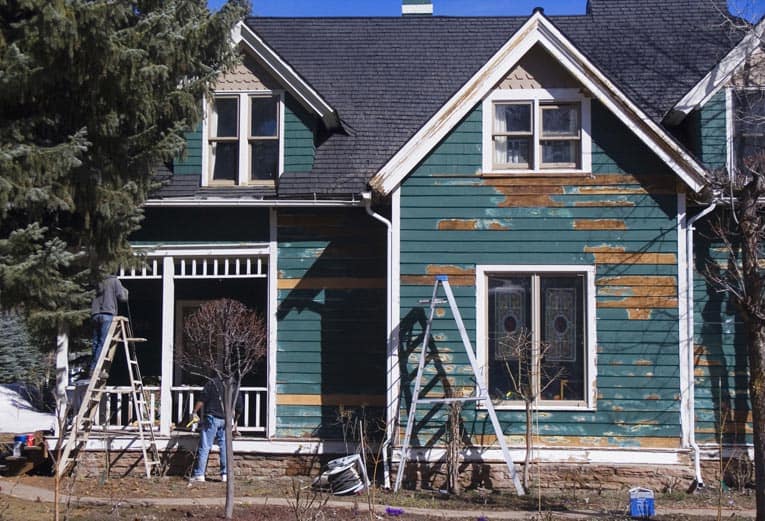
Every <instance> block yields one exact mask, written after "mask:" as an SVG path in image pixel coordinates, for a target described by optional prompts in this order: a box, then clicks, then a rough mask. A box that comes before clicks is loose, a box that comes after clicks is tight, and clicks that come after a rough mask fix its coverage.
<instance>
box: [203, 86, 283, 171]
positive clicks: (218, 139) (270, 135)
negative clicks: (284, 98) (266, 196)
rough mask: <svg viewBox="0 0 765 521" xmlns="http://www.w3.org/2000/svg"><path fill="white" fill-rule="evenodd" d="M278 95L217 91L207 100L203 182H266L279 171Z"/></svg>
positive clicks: (279, 115)
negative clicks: (223, 92)
mask: <svg viewBox="0 0 765 521" xmlns="http://www.w3.org/2000/svg"><path fill="white" fill-rule="evenodd" d="M281 105H282V103H281V96H279V95H278V94H276V95H275V94H272V93H270V92H268V93H225V94H217V95H216V96H215V97H214V98H213V99H212V100H210V102H209V103H208V104H207V118H206V120H205V125H206V135H207V149H206V164H207V169H206V171H207V172H208V175H207V177H206V179H205V182H206V184H213V185H214V184H235V185H257V184H263V183H266V184H270V183H273V182H274V180H276V178H277V177H278V176H279V172H280V171H281V168H280V165H281V152H280V150H281V141H282V140H281V128H282V123H281V114H282V109H281Z"/></svg>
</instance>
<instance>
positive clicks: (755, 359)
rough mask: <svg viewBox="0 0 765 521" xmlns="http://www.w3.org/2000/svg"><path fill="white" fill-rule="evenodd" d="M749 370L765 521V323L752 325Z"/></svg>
mask: <svg viewBox="0 0 765 521" xmlns="http://www.w3.org/2000/svg"><path fill="white" fill-rule="evenodd" d="M749 373H750V374H749V400H750V402H751V404H752V430H753V434H752V441H753V442H754V474H755V498H756V501H757V521H765V325H762V324H758V325H755V326H754V327H750V328H749Z"/></svg>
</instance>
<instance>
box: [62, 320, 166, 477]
mask: <svg viewBox="0 0 765 521" xmlns="http://www.w3.org/2000/svg"><path fill="white" fill-rule="evenodd" d="M145 341H146V339H145V338H133V337H132V333H131V332H130V322H129V321H128V319H127V318H125V317H122V316H115V317H113V318H112V323H111V324H110V326H109V331H108V333H107V335H106V339H105V340H104V347H103V349H101V353H100V354H99V356H98V360H97V361H96V365H95V367H94V368H93V371H92V374H91V376H90V382H89V383H88V388H87V390H86V391H85V394H84V395H83V397H82V402H81V404H80V409H79V412H78V413H77V416H76V417H75V418H74V421H73V422H72V427H71V431H70V432H69V436H68V437H67V441H66V445H65V446H64V449H63V451H62V453H61V458H60V459H59V461H58V463H57V472H58V475H59V476H64V475H65V474H67V473H68V472H70V471H71V470H72V469H73V468H74V464H75V463H76V461H77V456H78V455H79V453H80V451H81V450H82V449H83V448H84V447H85V445H86V444H87V442H88V438H89V436H90V431H91V430H92V429H93V425H94V423H95V418H96V415H97V414H98V412H99V404H100V403H101V398H102V396H103V394H104V390H105V387H106V381H107V380H108V378H109V370H110V369H111V365H112V362H113V361H114V356H115V355H116V353H117V350H118V348H119V346H120V345H122V346H123V348H124V351H125V360H126V361H127V365H128V374H129V375H130V389H131V390H130V394H131V397H132V399H133V405H134V410H135V416H136V424H137V427H138V433H139V438H140V440H141V451H142V452H143V462H144V466H145V468H146V477H147V478H148V477H151V476H152V474H159V473H160V465H161V462H160V459H159V452H158V451H157V444H156V440H155V439H154V420H153V418H150V417H149V410H148V400H147V396H146V392H145V391H144V388H143V380H142V378H141V370H140V368H139V367H138V358H137V356H136V352H135V346H134V344H135V343H136V342H145Z"/></svg>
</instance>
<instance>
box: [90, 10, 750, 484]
mask: <svg viewBox="0 0 765 521" xmlns="http://www.w3.org/2000/svg"><path fill="white" fill-rule="evenodd" d="M702 4H703V5H702ZM713 4H715V2H702V3H700V5H699V6H698V8H694V9H687V8H685V5H686V2H683V1H680V0H663V1H659V0H646V1H641V2H632V1H628V0H590V1H589V3H588V7H587V12H586V14H583V15H578V16H547V15H545V14H544V12H543V11H542V10H540V9H537V10H535V11H534V12H533V13H531V14H530V15H529V16H526V17H483V18H479V17H473V18H456V17H442V16H432V12H433V5H432V4H431V3H430V2H421V1H407V0H404V2H403V5H402V9H403V13H404V16H401V17H388V18H278V19H277V18H259V17H252V18H248V19H246V20H245V21H243V22H242V23H241V24H240V26H239V27H238V29H237V31H236V32H235V34H234V35H233V38H234V41H235V43H236V44H237V45H238V46H239V47H240V49H241V51H242V56H243V60H242V63H241V64H240V65H239V66H238V67H237V68H236V69H235V70H233V71H231V72H230V73H228V74H226V75H225V76H223V77H221V78H220V79H219V81H218V83H217V87H216V92H215V95H214V96H213V97H211V98H210V99H205V100H204V101H203V103H204V108H205V119H204V121H203V123H202V124H201V125H200V127H199V128H197V129H194V130H193V131H190V132H189V133H188V134H187V140H188V148H187V151H186V153H185V155H184V156H183V157H181V158H179V159H178V160H177V161H175V162H174V163H173V164H170V165H166V166H165V167H163V168H162V169H161V171H160V172H159V173H158V175H159V176H160V177H161V178H162V180H163V185H162V187H161V188H159V189H158V190H157V192H156V193H155V194H154V195H153V196H152V198H151V199H150V200H149V201H148V202H147V204H146V208H145V215H146V219H145V221H144V226H143V228H142V230H141V231H140V232H138V233H137V234H136V235H135V237H134V241H133V244H134V246H135V248H136V249H137V250H138V251H140V252H141V253H142V254H143V257H142V258H143V259H144V266H143V268H137V269H132V270H126V271H125V272H124V273H122V274H121V276H122V280H123V283H124V284H125V285H126V286H127V287H128V288H129V289H130V292H131V306H132V315H133V316H132V320H133V326H134V329H135V330H136V331H139V332H140V334H141V336H145V337H147V338H148V339H149V341H148V347H147V348H146V349H145V350H144V351H142V353H141V363H142V367H143V368H144V371H143V372H144V375H148V376H147V378H154V383H155V384H156V385H155V386H154V387H152V389H154V392H155V396H156V403H155V407H156V410H157V416H158V418H159V425H158V433H159V435H160V438H161V440H164V441H163V443H166V445H167V446H168V447H173V446H175V445H173V443H174V441H173V440H178V439H181V440H182V443H181V445H183V443H187V444H193V441H194V435H192V434H188V433H181V432H179V431H178V429H177V427H178V426H179V425H180V424H181V423H182V418H183V417H184V415H185V414H187V413H188V412H189V411H190V407H191V406H192V403H193V399H194V392H197V391H198V389H199V387H198V386H199V385H200V382H199V381H198V380H195V378H194V376H193V375H190V374H186V373H185V372H184V371H183V369H182V368H181V367H180V366H179V364H178V363H177V361H178V360H179V358H180V357H181V356H182V354H183V334H182V331H183V321H184V317H187V316H188V314H189V313H190V312H192V311H193V310H194V309H195V308H196V307H197V306H199V304H200V303H201V302H204V301H205V300H210V299H214V298H220V297H231V298H237V299H239V300H242V301H243V302H245V303H246V304H248V305H249V306H251V307H254V308H256V309H258V310H260V311H261V312H262V313H263V314H264V316H266V317H267V323H268V328H269V341H268V352H267V355H266V357H265V359H264V361H263V364H262V367H260V369H259V370H258V371H257V372H256V373H255V374H253V375H251V376H250V377H248V380H247V381H246V382H245V387H244V388H243V390H242V392H243V393H244V395H245V400H246V413H245V415H244V416H243V418H241V419H240V431H241V432H242V433H243V436H242V437H240V438H237V440H236V441H235V443H234V449H235V451H236V453H237V457H240V458H241V461H242V462H246V461H248V458H260V457H271V458H274V459H275V460H276V461H284V473H286V474H289V473H290V472H292V471H294V470H295V467H296V465H297V464H296V463H295V462H296V461H298V460H299V458H301V457H307V456H310V455H318V456H319V457H320V458H323V459H328V458H332V457H338V456H342V455H345V454H346V453H347V452H353V451H355V450H356V446H355V445H354V443H355V442H356V441H357V439H355V438H354V434H352V431H353V429H351V428H352V427H353V428H355V427H356V426H357V425H358V423H357V422H358V421H359V420H361V421H362V422H363V424H364V425H366V427H367V428H368V429H369V432H368V434H369V435H370V437H371V439H372V440H373V441H374V443H375V444H376V445H377V446H379V447H380V454H381V464H380V467H381V468H382V470H381V472H380V479H382V480H384V481H387V483H389V482H390V479H391V475H394V474H395V472H397V471H398V470H399V469H398V462H399V461H400V458H401V443H402V438H403V432H404V429H405V428H406V421H407V413H408V410H409V407H410V405H411V396H412V388H413V386H414V384H415V382H414V375H415V373H416V369H417V367H416V365H417V360H418V356H419V352H420V349H421V347H422V342H423V338H422V337H423V333H424V328H425V321H426V312H427V307H428V304H424V303H423V302H422V301H423V299H428V298H429V297H430V295H431V292H432V289H433V284H434V280H435V277H436V276H437V275H446V276H448V278H449V282H450V285H451V287H452V289H453V290H454V294H455V296H456V299H457V303H458V306H459V309H460V312H461V315H462V318H463V319H464V323H465V327H466V331H467V333H468V336H469V338H470V340H471V343H472V347H473V349H475V354H476V357H477V360H478V365H479V368H480V371H479V375H478V378H479V379H480V380H481V382H482V383H483V384H484V385H485V386H486V387H487V388H488V390H489V393H490V395H491V398H492V403H493V404H494V407H495V409H496V411H497V414H498V418H499V420H500V423H501V425H502V430H503V433H502V434H503V436H504V439H505V441H506V442H507V443H508V444H509V446H510V449H511V450H510V452H511V456H512V458H513V460H514V461H515V462H516V464H517V463H520V462H522V461H523V458H524V453H525V449H526V445H525V441H524V435H525V407H524V402H523V400H522V399H521V397H520V394H521V393H522V390H523V389H526V390H528V391H526V392H531V393H532V394H533V396H534V399H533V409H534V412H535V418H536V420H535V425H534V459H535V461H537V462H539V463H540V465H541V466H542V467H543V471H542V472H543V474H542V476H543V479H549V480H556V481H559V482H562V483H573V480H574V477H572V476H575V475H577V473H579V475H581V473H582V472H583V471H584V472H585V473H586V472H589V471H588V469H590V470H591V471H592V472H593V473H594V472H595V471H596V469H605V468H610V469H630V471H629V472H627V471H624V472H621V471H618V470H616V471H612V472H611V473H610V474H608V473H601V474H600V475H601V476H605V475H608V476H611V477H610V478H607V477H603V478H598V479H599V482H600V481H603V482H613V483H615V484H616V485H617V486H627V485H630V484H632V485H645V484H650V483H652V484H653V485H655V486H656V487H660V486H661V484H662V483H663V481H666V480H668V479H675V480H680V481H681V482H683V481H684V482H688V483H690V482H692V481H696V482H700V483H703V481H704V480H705V477H706V479H711V474H709V473H708V472H709V471H710V469H711V468H712V467H713V466H714V461H715V458H716V457H717V455H718V454H719V452H720V451H721V450H722V451H723V452H724V454H726V455H733V454H738V455H743V454H748V452H749V451H750V450H751V417H750V416H751V415H750V412H749V406H748V399H747V385H748V383H747V366H746V355H745V344H744V342H745V339H744V336H743V334H742V332H741V331H742V329H741V324H740V320H739V319H738V318H737V315H736V310H735V309H733V308H732V307H731V304H730V302H729V301H728V299H727V297H726V295H724V294H720V293H719V292H718V291H717V290H716V288H715V287H713V286H712V285H710V283H708V282H707V281H706V279H705V278H704V277H703V275H702V273H703V271H704V266H706V265H707V263H708V262H709V261H712V262H717V261H719V258H720V254H721V250H720V248H719V246H720V245H719V244H717V243H715V241H714V239H713V236H712V235H711V234H710V233H709V229H708V226H709V222H710V219H711V218H712V217H713V216H714V215H715V213H714V212H716V211H717V210H715V209H714V207H713V206H712V205H711V204H710V199H709V197H708V194H707V192H706V188H707V187H708V186H709V179H710V178H711V175H713V174H714V173H715V172H719V171H723V170H726V169H727V170H730V169H731V166H730V165H732V164H734V163H735V155H736V153H737V150H739V149H738V148H736V147H735V146H733V145H734V143H738V141H737V139H738V138H737V136H739V137H740V135H743V134H742V133H740V132H739V128H738V127H737V126H736V125H735V124H734V123H732V122H733V121H734V119H735V114H736V111H737V110H741V106H742V105H741V103H739V102H737V100H738V99H739V97H738V96H737V92H739V90H740V89H739V87H740V85H738V84H737V78H738V76H737V72H736V71H738V70H740V68H741V67H742V66H743V65H742V64H743V63H744V62H745V61H746V60H747V59H748V57H750V55H751V51H752V49H751V48H750V47H751V46H749V47H747V43H746V41H741V42H739V41H738V40H740V37H739V38H738V39H737V40H736V39H734V40H733V43H731V42H732V40H731V38H730V35H729V34H727V33H726V32H725V29H724V28H723V24H721V23H719V18H720V16H721V15H720V11H719V9H722V10H723V12H725V10H726V9H727V8H726V5H725V2H724V1H722V0H720V1H718V2H717V4H719V5H713ZM435 7H436V12H437V8H438V4H437V2H436V5H435ZM410 15H413V16H410ZM414 15H416V16H414ZM751 106H754V105H751ZM750 134H751V133H746V135H747V136H749V135H750ZM710 212H711V213H710ZM428 341H429V342H430V343H431V346H433V348H434V349H436V350H437V352H438V356H437V357H436V358H437V360H436V362H437V363H434V364H430V365H429V366H428V369H427V371H426V372H425V379H424V381H423V388H424V394H425V396H428V397H443V396H465V395H469V394H470V393H472V392H474V390H475V384H476V382H475V375H474V374H473V372H472V371H471V369H470V366H469V364H468V359H467V356H466V354H465V350H464V347H463V344H462V341H461V339H460V335H459V331H458V328H457V326H456V324H455V321H454V320H453V317H452V315H451V312H449V311H448V310H444V311H443V312H439V313H437V315H436V318H435V320H434V321H433V330H432V334H431V338H430V339H428ZM523 364H527V365H526V366H524V367H526V368H527V370H525V372H524V371H522V366H523ZM521 373H522V376H520V377H519V376H518V375H519V374H521ZM110 383H111V384H113V385H114V389H113V398H112V399H113V400H114V404H115V406H116V403H117V402H118V401H119V399H120V396H121V395H120V391H119V389H121V387H120V386H121V385H123V384H124V383H125V382H124V381H123V380H121V379H120V375H119V374H113V376H112V380H111V382H110ZM720 411H727V412H725V413H720ZM122 416H123V417H122V418H114V419H113V425H111V427H112V428H113V429H114V430H119V429H120V428H121V426H122V425H123V424H125V423H127V422H128V420H129V418H128V417H127V416H125V414H123V415H122ZM447 416H448V407H446V406H444V405H442V404H439V405H436V404H434V405H432V406H429V407H423V406H420V407H419V408H418V413H417V416H416V419H415V420H416V422H417V423H416V425H415V426H414V429H413V431H414V433H413V438H412V440H413V445H412V446H413V452H412V454H413V460H412V461H413V463H412V465H410V466H408V467H407V469H406V472H407V476H408V478H407V479H406V480H405V483H407V484H408V486H410V485H411V486H423V487H427V486H438V483H439V480H440V479H441V478H442V476H441V475H440V474H439V469H442V467H443V462H444V440H445V437H444V436H445V425H446V421H447ZM461 418H462V420H461V421H462V429H463V433H464V434H463V442H464V443H463V449H462V457H463V458H464V461H465V464H466V465H465V476H466V478H465V479H466V480H467V479H471V480H472V481H473V482H476V481H490V482H491V483H492V484H493V485H494V486H506V485H507V483H505V480H507V478H508V476H507V472H506V471H507V469H506V468H504V469H503V458H502V453H501V451H500V450H499V448H498V445H497V440H496V436H495V433H494V431H493V430H492V428H491V425H490V423H489V422H488V418H487V409H486V406H485V404H482V403H480V402H479V403H473V404H467V405H465V408H464V409H463V411H462V414H461ZM353 432H356V431H353ZM130 439H131V436H130V434H129V433H124V432H123V433H122V434H121V435H119V436H118V437H117V440H116V441H115V440H113V441H112V442H111V443H112V447H114V446H115V444H119V443H122V444H123V445H124V446H125V447H128V446H129V442H130ZM98 443H99V441H98V440H97V439H96V440H94V441H92V444H93V445H92V448H93V450H100V449H99V447H100V446H99V445H98ZM112 450H114V449H113V448H112ZM128 450H129V449H128ZM243 465H244V463H243ZM243 468H246V469H247V470H246V471H247V472H253V473H257V472H259V470H258V469H257V465H250V466H247V465H245V466H244V467H243ZM583 469H584V470H583ZM268 472H271V473H272V474H273V473H274V472H275V471H274V470H273V467H272V466H269V467H268ZM275 473H276V474H279V472H278V471H276V472H275ZM545 473H547V474H545ZM593 475H595V474H593ZM630 480H634V481H635V482H634V483H632V482H630ZM638 481H639V482H638Z"/></svg>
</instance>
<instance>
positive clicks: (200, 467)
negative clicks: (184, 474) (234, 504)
mask: <svg viewBox="0 0 765 521" xmlns="http://www.w3.org/2000/svg"><path fill="white" fill-rule="evenodd" d="M237 394H238V396H237V397H236V398H235V399H234V404H235V405H234V410H235V416H234V422H235V424H236V418H238V417H239V416H240V415H241V414H242V410H243V409H244V401H243V399H242V395H241V394H240V393H237ZM223 396H224V392H223V380H222V379H220V378H218V377H216V378H212V379H210V380H208V381H207V383H206V384H205V386H204V387H203V388H202V394H201V396H200V398H199V401H197V403H196V404H195V405H194V415H195V416H196V415H198V414H199V411H200V410H201V409H202V408H204V413H203V418H202V421H201V423H200V426H199V448H198V449H197V458H196V464H195V465H194V470H193V471H192V473H191V478H190V480H189V481H192V482H193V481H200V482H202V481H204V480H205V469H206V468H207V458H208V457H209V456H210V449H211V448H212V446H213V443H215V442H217V445H218V447H220V478H221V481H223V482H224V483H225V482H226V481H227V479H228V469H227V468H226V420H225V418H226V413H225V409H224V407H223Z"/></svg>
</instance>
